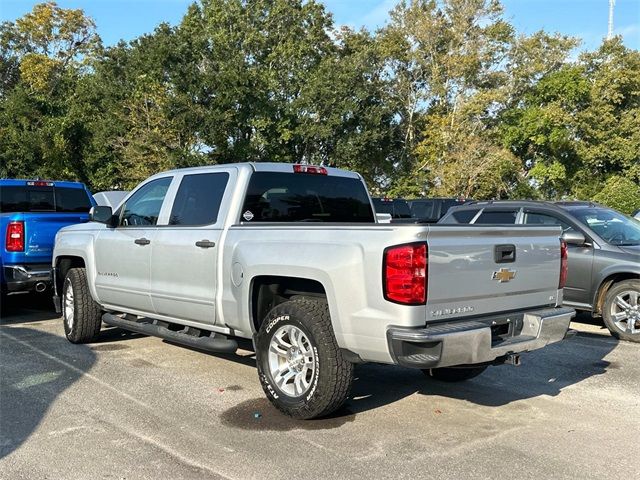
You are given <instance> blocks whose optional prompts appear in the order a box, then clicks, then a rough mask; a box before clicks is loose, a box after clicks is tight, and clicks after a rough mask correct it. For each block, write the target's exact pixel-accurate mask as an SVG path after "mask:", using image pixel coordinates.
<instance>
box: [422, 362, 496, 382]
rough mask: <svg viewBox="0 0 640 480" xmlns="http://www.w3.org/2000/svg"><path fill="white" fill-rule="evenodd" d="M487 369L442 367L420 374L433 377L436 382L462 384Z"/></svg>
mask: <svg viewBox="0 0 640 480" xmlns="http://www.w3.org/2000/svg"><path fill="white" fill-rule="evenodd" d="M486 369H487V366H486V365H482V366H479V367H457V368H451V367H444V368H428V369H426V370H422V372H423V373H424V374H425V375H426V376H428V377H433V378H435V379H436V380H440V381H442V382H463V381H465V380H471V379H472V378H474V377H477V376H478V375H480V374H481V373H482V372H484V371H485V370H486Z"/></svg>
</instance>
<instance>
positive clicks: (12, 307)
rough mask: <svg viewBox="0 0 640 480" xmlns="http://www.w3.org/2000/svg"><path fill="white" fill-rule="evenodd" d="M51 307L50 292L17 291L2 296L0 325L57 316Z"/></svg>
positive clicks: (39, 320) (38, 320) (36, 320)
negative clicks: (17, 292)
mask: <svg viewBox="0 0 640 480" xmlns="http://www.w3.org/2000/svg"><path fill="white" fill-rule="evenodd" d="M59 317H60V315H58V314H57V313H56V311H55V308H54V307H53V300H51V292H49V291H47V292H44V293H19V294H13V295H8V296H7V297H4V296H3V297H2V305H0V325H12V324H16V323H27V322H41V321H44V320H52V319H54V318H59Z"/></svg>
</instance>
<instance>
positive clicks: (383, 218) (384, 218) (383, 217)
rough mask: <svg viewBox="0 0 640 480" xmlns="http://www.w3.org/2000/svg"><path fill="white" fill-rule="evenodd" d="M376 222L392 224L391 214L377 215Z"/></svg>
mask: <svg viewBox="0 0 640 480" xmlns="http://www.w3.org/2000/svg"><path fill="white" fill-rule="evenodd" d="M376 220H377V221H378V223H391V214H390V213H376Z"/></svg>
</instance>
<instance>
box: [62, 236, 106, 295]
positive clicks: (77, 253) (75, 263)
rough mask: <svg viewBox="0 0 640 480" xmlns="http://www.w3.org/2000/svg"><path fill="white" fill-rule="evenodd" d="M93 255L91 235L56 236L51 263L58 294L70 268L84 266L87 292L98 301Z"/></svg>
mask: <svg viewBox="0 0 640 480" xmlns="http://www.w3.org/2000/svg"><path fill="white" fill-rule="evenodd" d="M94 259H95V256H94V242H93V236H92V235H88V234H86V235H85V234H77V233H74V234H73V235H70V234H65V235H58V236H57V237H56V244H55V248H54V252H53V260H52V264H53V267H54V268H55V278H54V281H55V282H56V285H55V288H56V291H57V293H58V295H60V294H61V293H62V290H61V289H62V282H63V281H64V278H65V276H66V274H67V272H68V271H69V269H70V268H85V270H86V272H87V281H88V282H89V292H90V293H91V297H93V299H94V300H95V301H96V302H99V299H98V294H97V291H96V286H95V278H96V268H95V260H94Z"/></svg>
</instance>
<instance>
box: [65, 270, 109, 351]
mask: <svg viewBox="0 0 640 480" xmlns="http://www.w3.org/2000/svg"><path fill="white" fill-rule="evenodd" d="M62 320H63V322H64V333H65V335H66V337H67V340H69V341H70V342H71V343H87V342H90V341H92V340H94V339H95V338H96V337H97V336H98V333H99V332H100V326H101V325H102V310H101V308H100V305H98V304H97V303H96V302H95V301H94V300H93V297H91V293H90V292H89V283H88V282H87V272H86V271H85V269H84V268H72V269H71V270H69V271H68V272H67V276H66V277H65V279H64V284H63V286H62Z"/></svg>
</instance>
